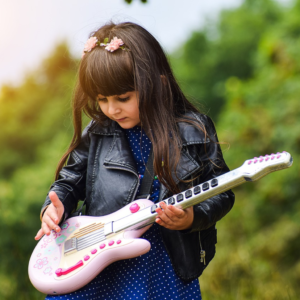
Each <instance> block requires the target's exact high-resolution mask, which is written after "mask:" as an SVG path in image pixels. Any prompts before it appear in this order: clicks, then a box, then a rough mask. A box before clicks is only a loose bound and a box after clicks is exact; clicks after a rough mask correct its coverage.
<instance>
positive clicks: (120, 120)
mask: <svg viewBox="0 0 300 300" xmlns="http://www.w3.org/2000/svg"><path fill="white" fill-rule="evenodd" d="M125 119H126V117H125V118H122V119H115V120H116V121H117V122H122V121H124V120H125Z"/></svg>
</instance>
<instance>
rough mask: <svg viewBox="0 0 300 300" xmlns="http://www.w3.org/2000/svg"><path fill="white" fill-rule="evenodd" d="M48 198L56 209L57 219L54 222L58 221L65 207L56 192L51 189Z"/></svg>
mask: <svg viewBox="0 0 300 300" xmlns="http://www.w3.org/2000/svg"><path fill="white" fill-rule="evenodd" d="M49 198H50V200H51V202H52V204H53V206H54V207H55V208H56V209H57V219H58V221H57V222H56V221H55V222H56V223H59V222H60V220H61V218H62V216H63V214H64V211H65V207H64V205H63V203H62V202H61V201H60V200H59V198H58V196H57V194H56V193H55V192H53V191H51V192H50V193H49Z"/></svg>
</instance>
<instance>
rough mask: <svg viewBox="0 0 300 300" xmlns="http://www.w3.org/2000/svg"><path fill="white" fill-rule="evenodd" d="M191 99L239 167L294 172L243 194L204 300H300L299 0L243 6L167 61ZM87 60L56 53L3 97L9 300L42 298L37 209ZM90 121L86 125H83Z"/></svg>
mask: <svg viewBox="0 0 300 300" xmlns="http://www.w3.org/2000/svg"><path fill="white" fill-rule="evenodd" d="M169 58H170V62H171V64H172V67H173V70H174V72H175V75H176V78H177V79H178V81H179V83H180V85H181V86H182V88H183V90H184V92H185V93H186V94H187V96H188V97H189V98H190V99H192V100H193V101H195V102H197V103H198V104H199V105H200V107H201V109H202V111H203V112H205V113H207V114H208V115H210V116H211V117H212V118H213V120H214V121H215V123H216V127H217V131H218V135H219V139H220V141H223V142H227V143H229V145H230V147H228V146H226V145H225V146H224V149H223V150H224V156H225V160H226V162H227V164H228V165H229V167H230V168H231V169H234V168H237V167H239V166H240V165H241V164H242V163H243V162H244V161H245V160H246V159H249V158H252V157H254V156H259V155H264V154H267V153H268V154H270V153H272V152H275V153H276V152H277V151H280V152H281V151H283V150H286V151H288V152H290V153H291V154H292V155H293V158H294V165H293V166H292V168H290V169H288V170H283V171H280V172H276V173H272V174H270V175H268V176H267V177H265V178H263V179H261V180H260V181H258V182H254V183H247V184H244V185H242V186H240V187H238V188H235V189H234V192H235V193H236V203H235V206H234V208H233V209H232V211H231V212H230V213H229V214H228V215H227V216H226V217H225V218H224V219H222V220H221V221H220V222H219V223H218V224H217V228H218V244H217V255H216V257H215V258H214V260H213V261H212V262H211V264H210V265H209V267H208V268H207V270H206V271H205V272H204V274H203V275H202V276H201V277H200V285H201V290H202V296H203V299H206V300H210V299H217V300H219V299H224V300H225V299H226V300H231V299H265V300H273V299H299V296H297V295H299V294H300V285H299V282H300V259H299V254H300V201H299V193H300V181H299V179H300V176H299V167H298V161H299V156H300V151H299V150H300V122H299V118H300V1H299V0H298V1H293V2H291V3H290V4H289V5H285V6H283V5H282V4H278V3H277V2H275V1H271V0H260V1H254V0H252V1H251V0H246V1H244V2H243V4H241V5H240V6H239V7H236V8H232V9H227V10H224V11H222V13H221V14H220V15H219V17H218V19H216V20H214V21H213V22H207V24H206V26H204V27H203V28H201V29H199V30H198V31H194V32H193V33H192V34H191V36H190V38H189V39H188V40H186V42H185V43H184V44H182V45H180V46H179V47H178V48H177V50H176V51H174V52H173V53H171V54H170V55H169ZM78 62H79V61H78V59H77V58H75V57H72V55H71V54H70V51H69V47H68V45H67V43H60V44H58V45H57V46H56V47H55V49H54V50H53V52H52V53H51V55H50V56H49V57H48V58H46V59H45V60H44V61H42V62H41V64H40V66H39V67H38V68H37V69H35V70H33V71H31V72H30V73H28V74H27V76H26V77H25V78H24V80H23V82H22V83H21V84H19V85H18V86H13V85H8V84H6V85H3V86H2V87H1V92H0V128H1V130H0V145H1V146H0V211H1V218H0V229H1V239H0V259H1V263H0V286H1V288H0V299H5V300H6V299H7V300H10V299H22V300H23V299H26V300H27V299H43V298H44V295H42V294H41V293H39V292H38V291H36V290H35V289H34V288H33V287H32V285H31V283H30V281H29V279H28V275H27V265H28V261H29V257H30V254H31V252H32V250H33V248H34V247H35V244H36V242H35V241H34V236H35V234H36V232H37V230H38V228H39V226H40V221H39V212H40V208H41V205H42V203H43V200H44V198H45V195H46V193H47V191H48V189H49V187H50V185H51V182H52V181H53V177H54V171H55V168H56V164H57V162H58V160H59V159H60V157H61V155H62V154H63V152H64V151H65V150H66V148H67V146H68V143H69V141H70V138H71V136H72V120H71V110H70V102H71V97H72V90H73V87H74V83H75V77H76V69H77V66H78ZM86 121H87V120H86Z"/></svg>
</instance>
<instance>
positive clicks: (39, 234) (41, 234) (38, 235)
mask: <svg viewBox="0 0 300 300" xmlns="http://www.w3.org/2000/svg"><path fill="white" fill-rule="evenodd" d="M43 235H44V231H43V229H42V228H41V229H40V230H39V231H38V232H37V234H36V236H35V237H34V239H35V240H36V241H38V240H39V239H40V238H41V237H42V236H43Z"/></svg>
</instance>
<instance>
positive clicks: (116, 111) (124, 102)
mask: <svg viewBox="0 0 300 300" xmlns="http://www.w3.org/2000/svg"><path fill="white" fill-rule="evenodd" d="M97 100H98V103H99V106H100V109H101V111H102V112H103V113H104V114H105V115H106V116H107V117H108V118H110V119H111V120H113V121H116V122H118V124H119V125H120V126H121V127H122V128H124V129H128V128H132V127H134V126H136V125H139V124H140V122H141V121H140V115H139V102H138V101H139V100H138V92H136V91H132V92H127V93H125V94H122V95H115V96H108V97H105V96H103V95H101V94H99V95H98V97H97Z"/></svg>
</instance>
